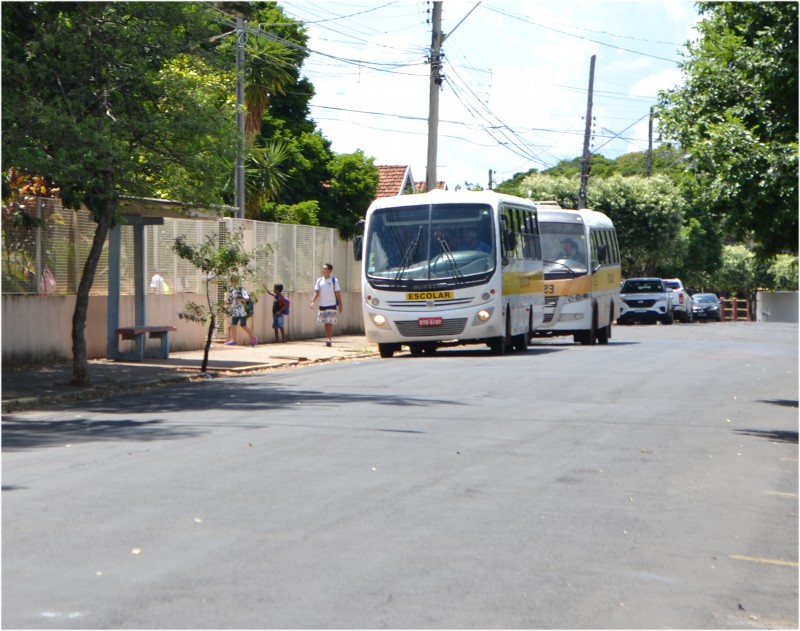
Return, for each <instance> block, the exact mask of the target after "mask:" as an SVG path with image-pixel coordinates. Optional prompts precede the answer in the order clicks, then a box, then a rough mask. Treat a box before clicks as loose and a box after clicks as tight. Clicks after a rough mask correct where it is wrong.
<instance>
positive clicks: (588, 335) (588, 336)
mask: <svg viewBox="0 0 800 631" xmlns="http://www.w3.org/2000/svg"><path fill="white" fill-rule="evenodd" d="M578 341H579V342H580V343H581V344H583V345H584V346H591V345H592V344H595V343H596V342H597V307H595V308H594V309H592V327H591V328H590V329H589V330H588V331H581V332H580V336H579V337H578Z"/></svg>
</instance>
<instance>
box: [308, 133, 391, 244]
mask: <svg viewBox="0 0 800 631" xmlns="http://www.w3.org/2000/svg"><path fill="white" fill-rule="evenodd" d="M328 169H329V171H330V173H331V181H330V194H329V199H330V204H329V205H328V206H326V207H325V208H320V223H322V225H323V226H330V227H333V228H338V229H339V232H340V233H341V235H342V236H343V237H345V238H347V237H350V236H351V235H352V234H353V231H354V228H355V225H356V222H357V221H358V220H359V219H363V218H364V215H365V214H366V212H367V208H369V205H370V204H371V203H372V200H373V199H375V193H376V192H377V190H378V168H377V167H376V166H375V159H374V158H367V157H366V156H365V155H364V152H363V151H361V150H360V149H359V150H357V151H355V152H354V153H348V154H340V155H336V156H334V158H333V160H331V162H330V163H329V165H328ZM323 213H324V214H323Z"/></svg>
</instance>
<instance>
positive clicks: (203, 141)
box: [2, 2, 236, 385]
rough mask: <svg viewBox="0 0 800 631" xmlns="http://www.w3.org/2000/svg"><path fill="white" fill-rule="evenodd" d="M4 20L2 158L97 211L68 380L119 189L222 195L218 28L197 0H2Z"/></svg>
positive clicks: (226, 138) (225, 148)
mask: <svg viewBox="0 0 800 631" xmlns="http://www.w3.org/2000/svg"><path fill="white" fill-rule="evenodd" d="M2 21H3V32H2V38H3V46H2V62H3V73H2V89H3V112H2V131H3V137H2V144H3V146H2V148H3V151H2V156H3V157H2V159H3V169H4V170H6V169H8V168H10V167H11V166H16V167H18V168H19V169H20V170H23V171H26V172H29V173H35V174H39V175H41V176H43V177H44V178H45V179H46V180H47V181H48V182H55V183H57V185H58V186H59V187H60V189H61V197H62V200H63V201H64V203H65V205H67V206H71V207H77V206H78V205H79V204H81V203H82V204H83V205H85V207H86V208H88V209H89V211H90V212H91V213H92V215H93V216H94V219H95V221H96V222H97V228H96V231H95V235H94V239H93V242H92V247H91V249H90V252H89V255H88V257H87V259H86V263H85V266H84V270H83V274H82V276H81V281H80V284H79V286H78V291H77V296H76V305H75V312H74V315H73V320H72V343H73V347H72V350H73V375H72V381H71V383H72V384H73V385H88V384H89V383H90V379H89V374H88V362H87V357H86V341H85V337H84V327H85V323H86V313H87V309H88V300H89V291H90V289H91V286H92V284H93V282H94V276H95V271H96V269H97V264H98V261H99V260H100V254H101V252H102V248H103V244H104V243H105V241H106V237H107V235H108V231H109V229H110V228H111V227H112V226H113V225H114V224H115V223H116V222H117V221H118V219H119V218H118V200H119V198H120V197H121V196H124V195H129V196H149V197H153V196H155V195H156V194H160V195H163V196H165V197H172V198H177V199H181V200H182V201H185V202H188V203H197V204H202V205H204V206H207V205H210V204H213V203H219V202H221V201H222V198H221V196H220V192H221V190H222V188H223V182H224V180H225V178H226V177H228V176H229V172H230V167H231V165H232V164H233V157H234V155H235V153H234V151H235V138H236V134H235V126H234V123H233V121H234V117H233V104H232V103H231V101H230V99H229V98H228V96H227V94H229V93H230V91H229V90H228V91H226V90H221V89H217V88H219V87H220V85H219V84H218V82H217V80H216V77H219V76H221V75H220V73H219V69H218V68H217V67H216V66H215V56H214V55H213V49H211V48H208V47H207V46H206V44H207V43H208V41H209V40H210V38H211V36H212V35H214V33H215V32H216V29H215V25H214V23H213V20H212V16H211V12H210V11H209V7H208V5H206V4H204V3H196V2H187V3H182V2H165V3H160V2H132V3H127V2H120V3H117V2H70V3H61V2H26V3H22V2H20V3H16V2H10V3H4V4H3V14H2Z"/></svg>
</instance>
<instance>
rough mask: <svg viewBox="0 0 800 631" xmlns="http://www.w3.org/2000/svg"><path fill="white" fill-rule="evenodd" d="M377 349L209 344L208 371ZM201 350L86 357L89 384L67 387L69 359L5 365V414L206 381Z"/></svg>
mask: <svg viewBox="0 0 800 631" xmlns="http://www.w3.org/2000/svg"><path fill="white" fill-rule="evenodd" d="M377 351H378V348H377V346H376V345H375V344H369V343H368V342H367V340H366V338H365V337H364V336H361V335H349V336H348V335H343V336H339V337H334V338H333V344H332V346H331V347H327V346H325V338H313V339H309V340H296V341H295V340H292V341H289V342H285V343H281V344H275V343H259V344H258V345H257V346H255V347H251V346H225V345H224V344H222V343H221V342H219V343H217V342H215V343H213V344H212V345H211V350H210V351H209V354H208V373H207V374H208V375H211V376H214V375H226V376H230V375H236V374H245V373H251V372H257V371H264V370H271V369H278V368H286V367H291V366H301V365H309V364H313V363H318V362H329V361H340V360H346V359H354V358H358V357H371V356H373V355H376V354H377ZM202 363H203V350H202V349H200V350H195V351H182V352H177V353H170V356H169V358H168V359H152V358H145V360H144V361H142V362H120V361H111V360H107V359H94V360H89V376H90V378H91V381H92V385H91V386H90V387H88V388H76V387H73V386H70V385H68V383H69V380H70V377H71V376H72V362H59V363H56V364H49V365H37V366H32V367H29V368H24V369H21V370H10V369H9V368H7V367H6V366H4V367H3V374H2V400H3V405H2V411H3V413H4V414H5V413H7V412H11V411H15V410H22V409H37V408H43V407H49V406H51V405H54V404H57V403H58V402H60V401H75V400H81V399H99V398H102V397H106V396H110V395H111V394H113V393H115V392H120V391H126V390H136V389H140V388H145V387H155V386H159V385H163V384H166V383H180V382H187V381H192V380H195V379H204V378H206V377H203V376H202V374H201V373H200V366H201V365H202Z"/></svg>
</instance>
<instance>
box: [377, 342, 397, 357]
mask: <svg viewBox="0 0 800 631" xmlns="http://www.w3.org/2000/svg"><path fill="white" fill-rule="evenodd" d="M396 350H398V349H397V344H378V353H380V356H381V357H383V358H386V359H389V358H391V357H394V352H395V351H396Z"/></svg>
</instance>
